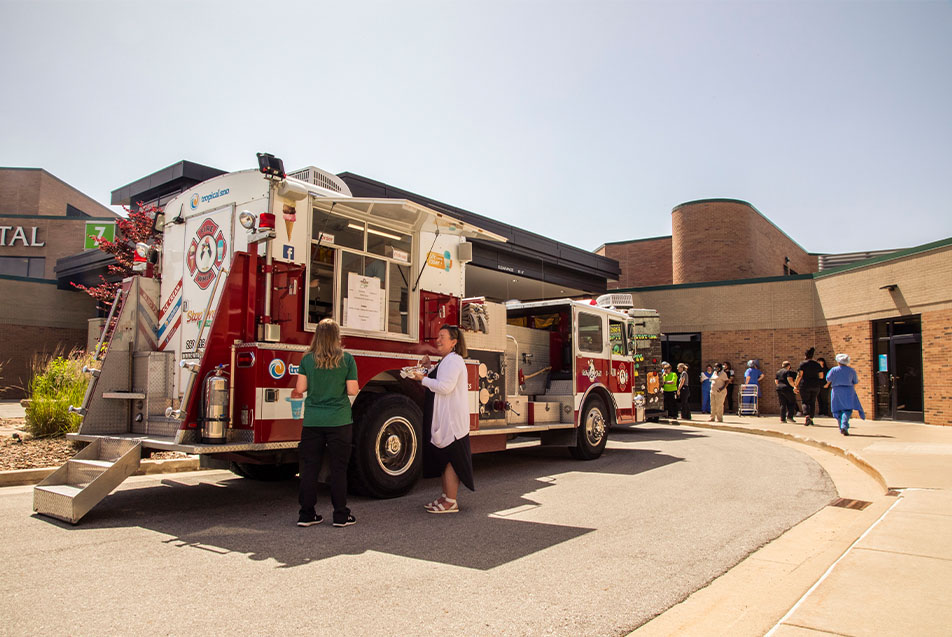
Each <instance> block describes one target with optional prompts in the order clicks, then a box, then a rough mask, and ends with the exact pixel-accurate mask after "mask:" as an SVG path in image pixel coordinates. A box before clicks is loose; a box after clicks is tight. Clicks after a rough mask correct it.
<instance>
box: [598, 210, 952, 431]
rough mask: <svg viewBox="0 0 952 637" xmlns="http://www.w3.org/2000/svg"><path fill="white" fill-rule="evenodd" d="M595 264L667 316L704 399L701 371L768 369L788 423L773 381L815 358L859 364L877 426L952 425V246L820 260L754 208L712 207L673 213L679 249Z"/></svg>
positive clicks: (771, 406)
mask: <svg viewBox="0 0 952 637" xmlns="http://www.w3.org/2000/svg"><path fill="white" fill-rule="evenodd" d="M712 220H718V223H716V224H715V223H712ZM722 228H723V229H722ZM666 244H667V245H670V246H671V250H670V254H664V246H665V245H666ZM597 252H598V253H600V254H603V255H605V256H611V257H612V258H615V259H617V260H618V261H619V263H620V265H621V275H620V277H619V281H618V284H617V288H618V289H620V290H623V291H628V292H631V293H632V294H633V296H634V299H635V304H636V305H638V306H641V307H651V308H655V309H657V310H658V311H659V313H660V314H661V317H662V330H663V331H664V332H665V339H666V340H665V350H666V354H667V355H668V356H669V357H670V359H671V360H672V361H673V362H682V361H683V362H687V363H688V364H689V365H690V367H691V372H692V373H691V377H692V381H693V384H694V387H693V388H692V394H693V396H694V397H695V398H697V397H698V396H699V394H700V381H699V379H698V377H697V376H698V374H699V372H700V369H701V366H702V365H704V364H707V363H708V362H712V361H725V360H726V361H731V362H733V363H734V365H735V368H736V371H737V372H738V374H742V373H743V370H744V361H747V360H749V359H758V360H760V361H761V369H762V370H763V371H764V373H765V377H764V379H763V381H762V382H761V387H762V389H763V392H762V393H763V397H762V399H761V412H762V413H774V414H775V413H778V412H779V404H778V401H777V396H776V392H775V391H774V389H773V388H774V382H773V375H774V373H775V372H776V371H777V370H778V369H779V368H780V363H781V362H782V361H783V360H784V359H786V360H790V361H791V362H793V364H794V367H796V365H797V364H798V362H799V361H800V360H802V358H803V351H804V350H805V349H807V348H808V347H811V346H812V347H816V349H817V356H822V357H824V358H826V360H827V361H829V362H830V364H831V365H834V364H835V363H834V356H835V354H836V353H839V352H847V353H849V354H850V356H851V357H852V360H853V364H852V366H853V367H854V368H855V369H856V371H857V372H858V374H859V377H860V384H859V385H858V386H857V392H858V394H859V396H860V400H861V401H862V403H863V406H864V408H865V409H866V411H867V417H874V418H893V419H900V420H919V421H924V422H926V423H929V424H938V425H952V339H950V336H952V284H949V281H952V239H946V240H942V241H937V242H934V243H930V244H926V245H923V246H918V247H915V248H910V249H908V250H898V251H886V252H880V253H876V254H875V255H869V254H857V255H818V254H811V253H808V252H806V251H805V250H804V249H803V248H801V247H800V246H799V245H798V244H797V243H796V242H794V241H793V240H792V239H790V238H789V237H788V236H787V235H786V234H784V233H783V231H781V230H780V229H779V228H777V227H776V226H775V225H774V224H773V223H771V222H770V221H769V220H768V219H767V218H766V217H764V216H763V215H762V214H761V213H760V212H759V211H758V210H757V209H756V208H754V207H753V206H751V205H750V204H748V203H746V202H742V201H737V200H728V199H710V200H703V201H694V202H689V203H685V204H682V205H680V206H677V207H676V208H674V210H673V211H672V236H671V237H657V238H653V239H647V240H640V241H637V240H636V241H627V242H613V243H610V244H605V245H603V246H601V247H600V248H599V249H598V250H597ZM659 252H660V253H662V254H661V255H660V256H659V254H658V253H659ZM867 256H871V258H863V257H867ZM646 261H647V262H648V263H646ZM830 263H835V264H838V265H836V267H832V268H831V267H826V266H824V267H822V269H821V266H822V265H823V264H830ZM667 273H669V274H668V277H667V279H666V278H665V274H667ZM664 280H667V281H668V282H667V283H657V281H664ZM698 402H699V400H698Z"/></svg>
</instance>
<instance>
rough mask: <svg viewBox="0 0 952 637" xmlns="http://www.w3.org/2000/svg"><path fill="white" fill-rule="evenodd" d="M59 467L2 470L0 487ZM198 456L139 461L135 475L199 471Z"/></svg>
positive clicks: (19, 483) (33, 478)
mask: <svg viewBox="0 0 952 637" xmlns="http://www.w3.org/2000/svg"><path fill="white" fill-rule="evenodd" d="M57 469H59V467H44V468H42V469H11V470H9V471H0V487H16V486H23V485H27V484H36V483H38V482H40V481H41V480H43V479H44V478H46V477H47V476H48V475H50V474H51V473H53V472H54V471H56V470H57ZM198 469H199V466H198V456H189V457H188V458H171V459H169V460H143V461H142V462H140V463H139V470H138V471H136V472H135V473H134V474H133V475H137V476H145V475H154V474H159V473H180V472H184V471H198Z"/></svg>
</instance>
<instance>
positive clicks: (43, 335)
mask: <svg viewBox="0 0 952 637" xmlns="http://www.w3.org/2000/svg"><path fill="white" fill-rule="evenodd" d="M85 345H86V330H85V329H62V328H55V327H37V326H34V325H9V324H5V325H0V362H2V363H3V378H0V397H3V398H23V397H24V396H25V395H26V393H25V389H26V387H27V385H28V383H29V382H30V376H31V374H32V366H33V360H34V358H36V357H40V358H48V357H49V356H51V355H53V354H59V353H66V352H69V350H71V349H72V348H74V347H76V348H84V347H85Z"/></svg>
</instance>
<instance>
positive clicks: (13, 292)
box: [0, 278, 96, 340]
mask: <svg viewBox="0 0 952 637" xmlns="http://www.w3.org/2000/svg"><path fill="white" fill-rule="evenodd" d="M0 298H2V299H3V303H0V338H2V339H3V340H6V334H5V329H6V326H7V325H37V326H43V327H55V328H66V329H77V330H84V331H85V330H86V324H87V321H88V320H89V319H91V318H94V317H95V316H96V302H95V300H94V299H93V298H92V297H91V296H89V295H88V294H86V293H85V292H80V291H79V290H60V289H57V287H56V286H55V285H53V284H50V283H32V282H28V281H15V280H11V279H2V278H0Z"/></svg>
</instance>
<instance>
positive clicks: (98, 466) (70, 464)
mask: <svg viewBox="0 0 952 637" xmlns="http://www.w3.org/2000/svg"><path fill="white" fill-rule="evenodd" d="M141 452H142V444H141V443H140V442H139V441H138V440H135V439H120V438H99V439H97V440H94V441H93V442H90V443H89V444H88V445H87V446H86V447H85V448H83V449H82V450H81V451H80V452H79V453H77V454H76V455H75V456H73V457H72V458H70V459H69V460H67V461H66V464H64V465H63V466H62V467H60V468H59V469H57V470H56V471H55V472H53V473H51V474H50V475H49V476H47V477H46V479H44V480H43V481H42V482H40V483H39V484H37V485H36V486H35V487H33V510H34V511H36V512H37V513H39V514H40V515H47V516H49V517H53V518H57V519H59V520H64V521H66V522H69V523H71V524H76V523H77V522H79V520H80V518H82V517H83V516H84V515H86V514H87V513H89V511H90V509H92V508H93V507H94V506H96V505H97V504H98V503H99V502H100V501H101V500H102V499H103V498H105V497H106V496H107V495H109V494H110V493H111V492H112V490H113V489H115V488H116V487H117V486H119V485H120V484H121V483H122V481H123V480H125V479H126V478H128V477H129V476H131V475H132V474H133V473H135V472H136V471H137V470H138V468H139V460H140V459H141Z"/></svg>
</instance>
